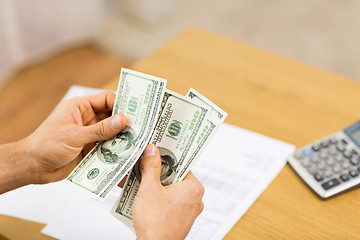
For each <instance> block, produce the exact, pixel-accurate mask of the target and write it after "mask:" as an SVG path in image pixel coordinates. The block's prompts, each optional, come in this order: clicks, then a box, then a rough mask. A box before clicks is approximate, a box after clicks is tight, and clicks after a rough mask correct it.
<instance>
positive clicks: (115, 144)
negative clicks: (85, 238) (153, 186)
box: [67, 68, 166, 197]
mask: <svg viewBox="0 0 360 240" xmlns="http://www.w3.org/2000/svg"><path fill="white" fill-rule="evenodd" d="M165 87H166V80H165V79H161V78H157V77H154V76H150V75H147V74H143V73H139V72H135V71H132V70H129V69H124V68H122V69H121V74H120V79H119V86H118V90H117V95H116V99H115V103H114V107H113V114H117V113H122V114H124V115H125V117H126V118H127V126H126V127H125V128H124V130H123V131H122V132H120V133H119V134H117V135H116V136H115V137H114V138H112V139H110V140H107V141H104V142H101V143H99V144H98V145H96V146H95V147H94V148H93V149H92V150H91V151H90V152H89V153H88V154H87V155H86V156H85V157H84V159H83V160H82V161H81V162H80V163H79V164H78V166H77V167H75V169H74V170H73V171H72V172H71V173H70V175H69V176H68V177H67V180H68V181H69V182H71V183H73V184H76V185H77V186H80V187H81V188H82V189H85V190H86V191H87V192H89V193H91V195H93V196H94V197H99V196H101V195H102V196H104V195H106V194H107V193H108V192H109V191H110V190H111V187H112V186H115V185H117V184H118V182H116V181H120V180H121V179H122V178H123V177H124V176H125V175H126V173H127V172H129V171H130V169H131V168H132V167H133V165H134V164H135V163H136V161H137V159H138V158H139V157H140V155H141V153H142V152H143V151H144V149H145V147H146V145H147V143H148V142H149V140H150V137H151V135H152V133H153V130H154V128H155V126H156V122H157V118H158V116H159V111H160V109H161V101H162V99H163V96H164V92H165ZM109 185H111V187H109ZM104 192H105V193H104Z"/></svg>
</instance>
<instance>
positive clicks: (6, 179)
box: [0, 140, 36, 193]
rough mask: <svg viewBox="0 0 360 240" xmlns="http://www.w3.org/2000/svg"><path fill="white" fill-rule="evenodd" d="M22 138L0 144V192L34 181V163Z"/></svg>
mask: <svg viewBox="0 0 360 240" xmlns="http://www.w3.org/2000/svg"><path fill="white" fill-rule="evenodd" d="M31 156H32V153H31V151H30V149H28V148H27V147H26V143H25V141H24V140H20V141H18V142H13V143H9V144H4V145H1V146H0V169H1V170H2V171H1V172H0V193H4V192H7V191H10V190H13V189H15V188H18V187H22V186H25V185H28V184H31V183H34V179H35V178H34V177H35V176H36V172H35V171H34V170H35V165H34V161H33V159H32V157H31Z"/></svg>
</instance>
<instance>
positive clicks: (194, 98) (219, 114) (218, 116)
mask: <svg viewBox="0 0 360 240" xmlns="http://www.w3.org/2000/svg"><path fill="white" fill-rule="evenodd" d="M186 96H187V97H188V98H189V99H191V102H193V103H196V104H198V105H200V106H204V107H206V108H208V109H210V112H209V114H208V117H207V119H206V121H205V122H204V123H203V124H202V125H201V129H200V131H199V132H198V135H197V136H196V141H194V142H193V145H191V150H190V152H191V154H190V155H189V156H190V158H189V159H187V160H186V162H185V164H183V165H182V166H181V167H180V171H179V172H178V174H177V176H176V179H175V182H179V181H181V180H183V178H184V177H185V176H186V174H187V173H188V172H189V171H190V169H191V167H192V165H193V164H194V163H195V161H196V159H197V157H198V156H199V155H200V153H201V151H202V150H203V149H204V148H205V146H206V145H207V143H208V142H209V141H210V139H211V137H212V136H213V135H214V133H215V131H216V130H217V128H218V127H219V126H220V124H221V123H223V122H224V120H225V118H226V117H227V115H228V114H227V113H226V112H225V111H224V110H222V109H221V108H220V107H218V106H217V105H215V104H214V103H213V102H211V101H210V100H209V99H207V98H206V97H204V96H203V95H201V94H200V93H199V92H197V91H196V90H195V89H192V88H191V89H190V90H189V92H188V93H187V95H186Z"/></svg>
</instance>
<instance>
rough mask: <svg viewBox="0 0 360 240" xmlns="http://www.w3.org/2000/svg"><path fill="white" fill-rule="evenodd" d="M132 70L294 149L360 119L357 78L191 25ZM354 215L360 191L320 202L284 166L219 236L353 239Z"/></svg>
mask: <svg viewBox="0 0 360 240" xmlns="http://www.w3.org/2000/svg"><path fill="white" fill-rule="evenodd" d="M132 69H134V70H138V71H141V72H144V73H148V74H152V75H155V76H158V77H162V78H166V79H168V85H167V88H169V89H171V90H174V91H176V92H179V93H182V94H185V93H186V92H187V91H188V89H189V88H190V87H193V88H195V89H196V90H198V91H199V92H201V93H203V94H204V95H205V96H207V97H208V98H209V99H211V100H212V101H214V102H215V103H216V104H218V105H219V106H220V107H222V108H223V109H224V110H226V111H227V112H228V113H229V116H228V118H227V120H226V122H228V123H230V124H234V125H237V126H240V127H242V128H246V129H249V130H252V131H255V132H258V133H261V134H264V135H267V136H270V137H273V138H277V139H280V140H283V141H286V142H289V143H292V144H295V145H296V146H297V147H301V146H303V145H305V144H307V143H309V142H311V141H314V140H317V139H318V138H320V137H323V136H325V135H328V134H331V133H333V132H335V131H337V130H339V129H343V128H344V127H346V126H347V125H349V124H351V123H353V122H355V121H356V120H358V119H359V118H360V84H359V83H358V82H355V81H353V80H349V79H347V78H344V77H341V76H338V75H336V74H333V73H329V72H326V71H323V70H319V69H316V68H313V67H310V66H307V65H305V64H302V63H299V62H295V61H293V60H290V59H286V58H284V57H280V56H277V55H275V54H273V53H270V52H266V51H264V50H260V49H258V48H255V47H253V46H249V45H247V44H243V43H241V42H238V41H235V40H232V39H229V38H227V37H224V36H221V35H218V34H214V33H210V32H207V31H204V30H201V29H198V28H189V29H187V30H186V31H185V32H183V33H181V34H180V35H178V36H177V37H175V38H174V39H173V40H171V41H169V42H168V43H167V44H165V45H164V46H163V47H162V48H160V49H159V50H158V51H156V52H155V53H154V54H152V55H150V56H149V57H147V58H145V59H144V60H142V61H140V62H138V63H137V64H135V65H134V66H133V67H132ZM105 87H106V88H111V89H116V87H117V79H114V80H113V81H112V82H111V83H110V84H107V85H106V86H105ZM239 147H241V146H239ZM219 151H221V149H219ZM359 220H360V189H355V190H352V191H350V192H347V193H345V194H342V195H340V196H338V197H335V198H332V199H330V200H326V201H323V200H320V199H319V198H318V197H317V196H316V195H315V194H314V193H313V192H311V190H310V189H309V188H308V187H307V186H306V185H305V184H304V183H303V182H302V180H301V179H300V178H299V177H298V176H297V175H296V174H295V172H294V171H293V170H292V169H291V168H290V166H289V165H286V166H285V168H284V169H283V170H282V171H281V172H280V174H279V175H278V176H277V177H276V178H275V180H274V181H273V182H272V183H271V184H270V186H269V187H268V188H267V189H266V190H265V191H264V193H263V194H262V195H261V196H260V197H259V198H258V199H257V201H256V202H255V203H254V205H253V206H252V207H251V208H250V209H249V210H248V211H247V212H246V213H245V215H244V216H243V217H242V218H241V219H240V220H239V221H238V222H237V224H236V225H235V226H234V227H233V229H232V230H231V231H230V232H229V233H228V234H227V236H226V237H225V239H359V238H360V237H358V231H359V226H360V221H359Z"/></svg>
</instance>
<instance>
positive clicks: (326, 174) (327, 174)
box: [323, 169, 332, 177]
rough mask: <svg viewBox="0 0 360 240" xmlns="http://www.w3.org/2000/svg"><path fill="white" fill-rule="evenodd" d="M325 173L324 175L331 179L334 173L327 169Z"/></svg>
mask: <svg viewBox="0 0 360 240" xmlns="http://www.w3.org/2000/svg"><path fill="white" fill-rule="evenodd" d="M323 173H324V175H325V177H330V176H331V175H332V172H331V171H329V170H327V169H326V170H325V171H324V172H323Z"/></svg>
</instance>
